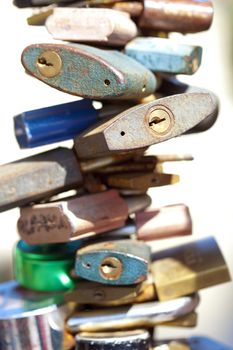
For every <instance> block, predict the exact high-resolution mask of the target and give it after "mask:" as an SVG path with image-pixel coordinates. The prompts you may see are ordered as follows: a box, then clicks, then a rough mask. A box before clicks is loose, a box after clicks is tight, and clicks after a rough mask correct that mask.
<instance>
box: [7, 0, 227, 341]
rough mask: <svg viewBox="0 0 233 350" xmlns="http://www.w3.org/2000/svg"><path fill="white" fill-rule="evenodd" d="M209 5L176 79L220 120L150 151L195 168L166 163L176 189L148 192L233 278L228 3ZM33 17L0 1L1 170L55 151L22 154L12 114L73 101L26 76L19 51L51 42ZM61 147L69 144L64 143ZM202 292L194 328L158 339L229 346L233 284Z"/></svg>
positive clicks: (11, 218)
mask: <svg viewBox="0 0 233 350" xmlns="http://www.w3.org/2000/svg"><path fill="white" fill-rule="evenodd" d="M214 3H215V17H214V22H213V25H212V27H211V29H210V30H209V31H207V32H205V33H200V34H193V35H187V36H185V37H182V38H180V40H182V41H184V42H186V43H191V44H192V43H193V44H197V45H200V46H202V47H203V62H202V65H201V68H200V69H199V71H198V72H197V73H196V74H195V75H194V76H191V77H181V80H183V81H185V82H188V83H190V84H192V85H196V86H200V87H204V88H208V89H211V90H212V91H213V92H215V93H216V94H217V96H218V97H219V99H220V102H221V109H220V114H219V118H218V120H217V122H216V124H215V125H214V126H213V127H212V128H211V129H210V130H209V131H207V132H205V133H201V134H195V135H188V136H183V137H180V138H177V139H174V140H171V141H167V142H165V143H163V144H160V145H156V146H153V147H152V148H151V149H150V153H154V154H156V153H157V154H161V153H191V154H193V156H194V161H193V162H184V163H177V164H175V163H170V164H168V165H167V167H166V170H168V171H169V172H173V173H177V174H180V176H181V182H180V183H179V184H176V185H174V186H166V187H164V188H159V189H155V188H154V189H152V190H150V194H151V195H152V197H153V202H154V206H160V205H167V204H172V203H180V202H183V203H185V204H187V205H189V207H190V210H191V214H192V218H193V223H194V232H193V237H191V239H199V238H202V237H206V236H210V235H213V236H215V238H216V239H217V242H218V244H219V246H220V247H221V250H222V252H223V254H224V256H225V258H226V261H227V263H228V265H229V268H230V270H231V275H232V276H233V204H232V202H233V181H232V179H233V177H232V175H233V174H232V164H231V162H232V148H233V147H232V145H233V138H232V132H233V115H232V114H233V109H232V107H233V83H232V81H233V79H232V78H233V2H232V1H231V0H228V1H227V0H225V1H217V0H216V1H214ZM30 14H31V10H30V9H24V10H20V9H18V8H16V7H15V6H13V4H12V2H11V0H1V2H0V26H1V54H0V71H1V75H0V77H1V80H0V82H1V102H0V107H1V112H0V118H1V119H0V120H1V127H0V150H1V151H0V164H3V163H6V162H10V161H12V160H15V159H17V158H23V157H26V156H28V155H31V154H35V153H39V152H42V151H43V150H45V149H49V148H54V147H56V146H57V145H56V144H55V145H52V146H50V147H40V148H37V149H34V150H20V149H19V148H18V145H17V143H16V141H15V137H14V133H13V121H12V118H13V116H14V115H17V114H19V113H21V112H23V111H27V110H31V109H36V108H42V107H45V106H49V105H55V104H59V103H65V102H70V101H74V100H76V97H74V96H71V95H68V94H65V93H62V92H59V91H58V90H55V89H52V88H51V87H49V86H47V85H45V84H43V83H41V82H40V81H38V80H36V79H33V78H32V77H30V76H29V75H27V74H26V73H25V72H24V69H23V67H22V65H21V63H20V55H21V52H22V50H23V49H24V47H26V46H27V45H28V44H32V43H40V42H51V41H52V39H51V36H50V35H49V34H48V33H47V31H46V29H45V28H44V27H30V26H28V25H27V22H26V18H27V17H28V16H29V15H30ZM190 113H192V111H190ZM63 144H64V145H68V146H69V145H71V143H69V142H66V143H63ZM0 191H1V189H0ZM18 215H19V212H18V209H14V210H10V211H8V212H4V213H1V214H0V227H1V240H0V257H1V264H0V280H2V281H4V280H7V279H9V278H11V277H12V276H13V275H12V264H11V263H12V249H13V246H14V244H15V242H16V241H17V240H18V235H17V232H16V221H17V219H18ZM186 240H187V239H186ZM188 240H190V238H188ZM183 241H185V240H184V239H182V240H181V239H180V238H177V239H173V240H166V241H163V242H155V243H154V249H159V248H160V247H164V246H170V245H174V244H179V243H181V242H183ZM200 294H201V304H200V306H199V308H198V312H199V322H198V326H197V327H196V328H195V329H188V330H186V329H178V328H176V329H173V330H170V329H168V328H162V327H161V328H160V329H158V336H159V337H172V336H174V337H179V336H181V337H185V336H187V335H189V334H195V335H198V334H203V335H206V336H210V337H214V338H216V339H218V340H219V341H222V342H225V343H226V344H228V345H233V284H232V283H231V282H230V283H226V284H224V285H220V286H215V287H211V288H208V289H205V290H203V291H202V292H201V293H200Z"/></svg>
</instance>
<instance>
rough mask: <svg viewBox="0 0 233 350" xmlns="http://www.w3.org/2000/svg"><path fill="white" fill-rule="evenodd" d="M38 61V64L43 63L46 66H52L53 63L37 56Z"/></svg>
mask: <svg viewBox="0 0 233 350" xmlns="http://www.w3.org/2000/svg"><path fill="white" fill-rule="evenodd" d="M38 63H39V64H43V65H45V66H47V67H53V64H52V63H50V62H48V61H47V60H46V59H45V58H44V57H39V58H38Z"/></svg>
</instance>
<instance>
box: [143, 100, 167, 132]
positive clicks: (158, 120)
mask: <svg viewBox="0 0 233 350" xmlns="http://www.w3.org/2000/svg"><path fill="white" fill-rule="evenodd" d="M147 120H148V124H149V128H150V129H151V130H152V131H154V132H155V133H157V134H166V133H167V132H169V131H170V129H171V127H172V124H173V116H172V114H171V112H170V111H168V110H166V109H165V108H160V106H158V107H156V108H154V109H152V110H150V111H149V113H148V119H147Z"/></svg>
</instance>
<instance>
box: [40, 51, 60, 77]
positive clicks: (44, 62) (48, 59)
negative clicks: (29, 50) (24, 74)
mask: <svg viewBox="0 0 233 350" xmlns="http://www.w3.org/2000/svg"><path fill="white" fill-rule="evenodd" d="M36 65H37V68H38V69H39V71H40V73H41V74H42V75H43V76H44V77H46V78H53V77H55V76H56V75H58V74H59V73H60V72H61V68H62V60H61V57H60V56H59V55H58V53H57V52H55V51H45V52H43V53H42V54H41V55H40V56H39V57H38V59H37V63H36Z"/></svg>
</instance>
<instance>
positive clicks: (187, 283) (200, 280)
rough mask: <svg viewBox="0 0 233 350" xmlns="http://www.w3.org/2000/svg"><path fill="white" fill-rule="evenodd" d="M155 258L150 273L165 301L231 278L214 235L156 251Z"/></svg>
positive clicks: (159, 295)
mask: <svg viewBox="0 0 233 350" xmlns="http://www.w3.org/2000/svg"><path fill="white" fill-rule="evenodd" d="M152 260H153V262H152V264H151V273H152V275H153V277H154V281H155V285H156V290H157V293H158V298H159V300H162V301H163V300H169V299H174V298H177V297H179V296H182V295H187V294H189V293H193V292H195V291H198V290H200V289H203V288H207V287H210V286H213V285H217V284H220V283H224V282H228V281H230V280H231V277H230V273H229V269H228V267H227V265H226V262H225V260H224V257H223V255H222V253H221V251H220V248H219V246H218V244H217V242H216V240H215V239H214V237H207V238H204V239H200V240H197V241H194V242H191V243H186V244H183V245H181V246H176V247H174V248H170V249H166V250H164V251H161V252H156V253H154V254H153V257H152Z"/></svg>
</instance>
